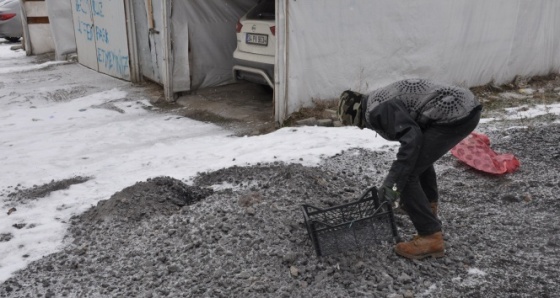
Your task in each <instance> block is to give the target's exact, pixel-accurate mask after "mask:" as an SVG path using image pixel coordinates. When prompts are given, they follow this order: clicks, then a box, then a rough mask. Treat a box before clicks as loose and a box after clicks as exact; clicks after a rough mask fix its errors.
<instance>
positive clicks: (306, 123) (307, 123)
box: [296, 117, 317, 126]
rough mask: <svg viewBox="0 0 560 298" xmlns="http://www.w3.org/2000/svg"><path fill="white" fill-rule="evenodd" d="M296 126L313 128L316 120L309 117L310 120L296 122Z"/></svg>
mask: <svg viewBox="0 0 560 298" xmlns="http://www.w3.org/2000/svg"><path fill="white" fill-rule="evenodd" d="M296 124H297V125H299V126H315V125H317V118H315V117H311V118H307V119H302V120H299V121H296Z"/></svg>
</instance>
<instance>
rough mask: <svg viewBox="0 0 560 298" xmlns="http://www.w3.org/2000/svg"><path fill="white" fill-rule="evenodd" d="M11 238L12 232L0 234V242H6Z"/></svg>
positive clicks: (12, 236)
mask: <svg viewBox="0 0 560 298" xmlns="http://www.w3.org/2000/svg"><path fill="white" fill-rule="evenodd" d="M12 238H14V235H12V233H2V234H0V242H8V241H10V240H12Z"/></svg>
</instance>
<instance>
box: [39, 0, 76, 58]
mask: <svg viewBox="0 0 560 298" xmlns="http://www.w3.org/2000/svg"><path fill="white" fill-rule="evenodd" d="M46 5H47V12H48V14H49V23H50V27H51V33H52V37H53V40H54V46H55V59H56V60H65V59H66V56H67V55H68V54H73V53H76V51H77V50H76V37H75V36H74V20H73V18H72V3H71V2H70V0H49V1H47V2H46Z"/></svg>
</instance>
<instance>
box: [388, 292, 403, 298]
mask: <svg viewBox="0 0 560 298" xmlns="http://www.w3.org/2000/svg"><path fill="white" fill-rule="evenodd" d="M387 298H404V297H403V295H401V294H397V293H392V294H389V295H387Z"/></svg>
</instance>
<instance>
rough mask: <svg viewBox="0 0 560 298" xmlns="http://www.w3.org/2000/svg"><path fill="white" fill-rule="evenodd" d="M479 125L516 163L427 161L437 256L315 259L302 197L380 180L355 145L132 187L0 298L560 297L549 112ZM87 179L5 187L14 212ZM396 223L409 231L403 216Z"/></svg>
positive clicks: (382, 166) (321, 199)
mask: <svg viewBox="0 0 560 298" xmlns="http://www.w3.org/2000/svg"><path fill="white" fill-rule="evenodd" d="M554 80H556V79H553V81H554ZM559 82H560V80H559ZM525 83H526V82H525ZM520 84H521V83H520ZM493 88H494V87H486V88H481V89H479V90H476V91H477V92H478V93H479V95H482V96H484V98H483V99H484V101H485V102H486V104H488V105H499V104H500V103H503V105H506V107H507V105H509V104H510V102H511V101H512V99H513V98H509V99H507V98H505V97H504V96H506V95H507V94H506V95H504V96H497V95H496V94H497V93H500V94H505V93H508V92H514V91H515V90H518V89H514V88H512V89H511V90H505V89H504V88H507V86H506V87H503V86H502V87H495V88H501V89H500V90H492V89H493ZM542 88H544V89H546V90H545V92H543V93H544V94H549V93H550V94H556V93H554V92H558V91H553V90H554V88H557V87H555V86H543V87H542ZM512 90H513V91H512ZM535 90H536V92H537V93H536V94H537V95H538V94H539V93H538V92H539V91H538V88H535ZM515 92H517V91H515ZM519 94H521V95H522V96H525V95H523V93H519ZM507 96H513V95H507ZM532 98H535V96H532ZM518 99H519V100H520V101H521V100H527V97H525V98H524V99H523V98H522V97H519V98H518ZM515 100H517V99H515ZM503 107H504V106H500V107H499V108H503ZM486 113H487V115H488V116H490V115H494V114H492V111H486ZM477 131H479V132H483V133H486V134H488V136H489V137H490V140H491V142H492V143H491V147H492V148H493V149H494V150H496V151H497V152H503V153H506V152H507V153H513V154H514V155H516V157H517V158H518V159H519V160H520V161H521V167H520V168H519V169H518V170H517V171H516V172H514V173H511V174H507V175H503V176H491V175H486V174H483V173H480V172H477V171H475V170H472V169H471V168H468V167H467V166H464V165H463V164H461V163H460V162H458V161H457V160H456V159H455V158H454V157H453V156H451V155H450V154H447V155H445V156H444V157H443V158H442V159H441V160H440V161H438V163H437V164H436V171H437V172H438V176H439V187H440V192H441V203H440V218H441V220H442V222H443V227H444V235H445V239H446V256H445V257H444V258H441V259H427V260H423V261H410V260H406V259H403V258H400V257H398V256H396V255H395V254H394V252H393V244H392V243H380V244H377V245H372V246H371V247H367V248H363V249H358V250H353V251H347V252H342V253H340V254H334V255H330V256H326V257H317V256H316V255H315V251H314V250H313V247H312V244H311V242H310V240H309V237H308V234H307V230H306V227H305V224H304V221H303V214H302V210H301V205H302V204H304V203H307V204H311V205H315V206H318V207H328V206H334V205H338V204H342V203H347V202H351V201H353V200H354V199H355V198H356V197H357V196H359V194H360V193H361V192H362V191H363V190H364V189H366V188H367V187H369V186H372V185H379V183H380V182H381V181H382V179H383V178H384V175H385V173H386V172H387V170H388V169H389V167H390V164H391V162H392V160H393V159H394V157H395V153H396V152H395V151H394V150H393V149H391V150H389V151H379V152H373V151H366V150H363V149H352V150H348V151H345V152H342V153H341V154H339V155H337V156H334V157H331V158H326V159H324V161H323V162H321V163H320V164H319V165H317V166H316V167H304V166H302V165H298V164H284V163H270V164H258V165H254V166H247V167H238V166H236V167H231V168H226V169H221V170H218V171H214V172H207V173H201V174H199V175H198V176H197V177H195V178H194V179H193V180H190V181H180V180H177V179H175V178H173V177H157V178H153V179H150V180H148V181H139V182H137V183H136V184H134V185H131V186H130V187H127V188H125V189H123V190H122V191H120V192H117V193H115V194H114V195H113V196H112V197H110V198H107V200H104V201H101V202H99V204H98V205H97V206H96V207H93V208H92V209H90V210H88V211H87V212H85V213H84V214H81V215H79V216H76V217H74V218H72V220H71V222H70V223H69V231H68V235H67V237H66V241H65V247H64V248H63V249H62V250H61V251H60V252H58V253H55V254H52V255H49V256H46V257H44V258H42V259H40V260H38V261H35V262H33V263H31V264H30V265H29V266H28V267H27V268H26V269H24V270H22V271H19V272H17V273H16V274H14V276H13V277H11V278H10V279H8V280H7V281H5V282H4V283H3V284H1V285H0V297H313V296H315V297H392V298H397V297H560V266H559V265H558V264H560V216H559V213H560V211H559V210H560V201H559V200H558V193H559V191H560V178H559V175H560V174H558V173H560V149H559V146H558V144H559V143H560V124H558V117H557V116H554V115H545V116H542V117H539V118H536V119H534V120H528V119H518V120H513V121H500V122H490V123H486V124H481V125H479V127H478V129H477ZM87 179H89V178H88V177H69V179H68V180H64V181H53V182H51V183H49V184H46V185H40V186H35V187H33V188H30V189H21V188H17V189H16V187H12V188H10V189H5V190H2V192H3V193H4V194H6V196H7V197H8V198H10V201H9V202H5V203H8V204H9V205H11V206H13V207H14V208H17V205H18V204H20V203H25V200H31V199H32V200H41V199H46V198H47V195H48V193H49V191H55V190H58V189H61V188H63V187H67V186H69V185H71V184H74V183H80V182H83V181H87ZM395 217H396V225H397V227H398V232H399V234H400V235H401V236H402V237H403V238H405V239H408V238H410V237H411V236H412V235H413V234H414V232H415V231H414V229H413V227H412V225H411V223H410V222H409V220H408V218H407V216H406V215H404V214H403V213H400V212H397V213H396V215H395ZM27 228H32V227H27ZM10 239H11V238H10V235H0V241H10Z"/></svg>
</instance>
